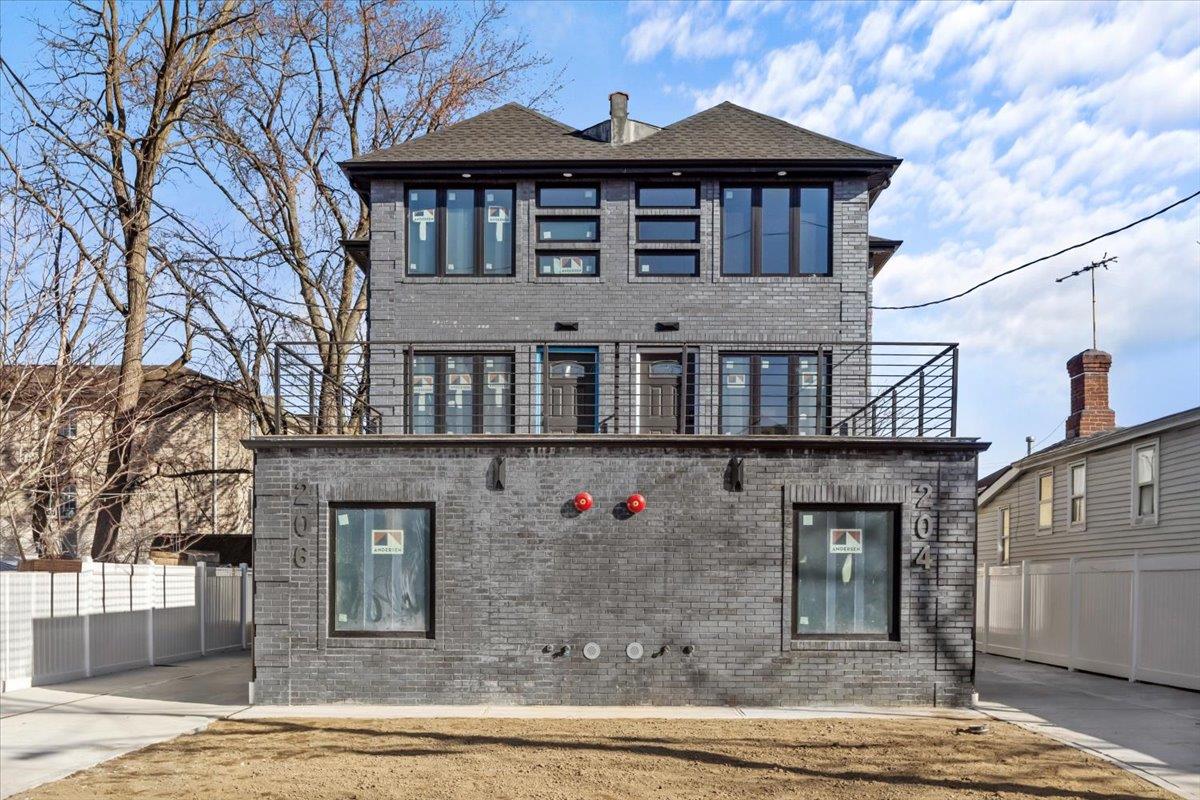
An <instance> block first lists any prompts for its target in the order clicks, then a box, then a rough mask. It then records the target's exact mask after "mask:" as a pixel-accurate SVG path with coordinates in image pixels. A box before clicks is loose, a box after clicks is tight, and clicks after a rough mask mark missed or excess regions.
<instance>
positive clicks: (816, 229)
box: [800, 186, 833, 275]
mask: <svg viewBox="0 0 1200 800" xmlns="http://www.w3.org/2000/svg"><path fill="white" fill-rule="evenodd" d="M832 194H833V193H832V192H830V190H829V188H828V187H826V186H803V187H801V189H800V272H801V274H804V275H828V274H829V272H830V270H829V230H830V227H829V209H830V206H831V198H832Z"/></svg>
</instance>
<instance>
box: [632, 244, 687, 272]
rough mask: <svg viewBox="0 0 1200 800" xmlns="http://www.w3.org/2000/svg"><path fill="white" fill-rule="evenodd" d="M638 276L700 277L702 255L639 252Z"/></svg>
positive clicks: (659, 251)
mask: <svg viewBox="0 0 1200 800" xmlns="http://www.w3.org/2000/svg"><path fill="white" fill-rule="evenodd" d="M637 274H638V275H642V276H651V277H655V276H664V277H666V276H678V275H699V274H700V254H699V253H697V252H694V251H690V252H672V251H667V250H639V251H638V252H637Z"/></svg>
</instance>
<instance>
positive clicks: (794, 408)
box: [717, 350, 833, 436]
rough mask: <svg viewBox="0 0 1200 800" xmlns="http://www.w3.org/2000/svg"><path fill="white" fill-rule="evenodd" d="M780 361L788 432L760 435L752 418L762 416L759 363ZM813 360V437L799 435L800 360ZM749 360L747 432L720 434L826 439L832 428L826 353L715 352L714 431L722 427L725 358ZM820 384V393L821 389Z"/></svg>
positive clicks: (830, 367) (829, 369) (829, 367)
mask: <svg viewBox="0 0 1200 800" xmlns="http://www.w3.org/2000/svg"><path fill="white" fill-rule="evenodd" d="M764 357H769V358H783V357H786V358H787V360H788V390H787V393H788V424H787V426H788V432H787V433H786V434H772V433H762V432H761V431H759V430H758V428H759V423H756V422H755V419H756V418H758V417H761V403H762V364H761V359H762V358H764ZM806 357H808V358H814V359H816V360H817V361H818V362H820V361H824V364H820V363H818V365H817V369H818V373H817V374H818V376H820V375H821V373H824V377H823V379H822V378H818V381H817V394H816V413H815V416H816V418H817V419H816V430H815V431H814V432H813V433H812V434H808V433H804V434H801V433H800V388H801V387H800V363H799V362H800V359H801V358H806ZM727 358H750V359H751V362H750V376H749V380H750V386H749V387H748V388H749V389H750V414H749V420H748V422H747V428H749V431H748V432H747V433H744V434H721V435H723V436H779V435H784V436H801V435H803V436H810V435H811V436H829V435H830V434H831V433H832V426H833V411H832V406H833V357H832V353H830V352H828V351H813V350H788V351H780V350H723V351H721V352H718V353H717V431H718V432H720V431H721V430H723V429H724V427H725V359H727ZM822 384H823V390H822Z"/></svg>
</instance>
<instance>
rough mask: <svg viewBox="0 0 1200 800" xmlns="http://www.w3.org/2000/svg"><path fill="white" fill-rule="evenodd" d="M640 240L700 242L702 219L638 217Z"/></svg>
mask: <svg viewBox="0 0 1200 800" xmlns="http://www.w3.org/2000/svg"><path fill="white" fill-rule="evenodd" d="M637 238H638V241H639V242H698V241H700V220H699V219H697V218H696V217H638V219H637Z"/></svg>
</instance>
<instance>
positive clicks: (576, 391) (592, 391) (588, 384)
mask: <svg viewBox="0 0 1200 800" xmlns="http://www.w3.org/2000/svg"><path fill="white" fill-rule="evenodd" d="M548 389H549V392H548V394H549V397H548V398H547V400H548V401H549V409H548V411H549V413H548V414H547V415H546V430H547V431H548V432H550V433H595V431H596V361H595V358H594V356H591V355H589V354H586V353H554V352H551V353H550V382H549V387H548Z"/></svg>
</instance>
